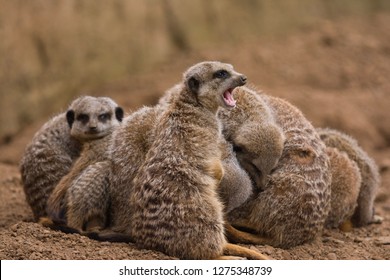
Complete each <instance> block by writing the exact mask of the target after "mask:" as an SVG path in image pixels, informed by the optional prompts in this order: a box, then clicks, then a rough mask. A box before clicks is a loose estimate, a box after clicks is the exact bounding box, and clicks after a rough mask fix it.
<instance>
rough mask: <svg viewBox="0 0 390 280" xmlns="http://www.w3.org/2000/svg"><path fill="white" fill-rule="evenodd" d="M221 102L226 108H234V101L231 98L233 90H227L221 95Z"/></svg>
mask: <svg viewBox="0 0 390 280" xmlns="http://www.w3.org/2000/svg"><path fill="white" fill-rule="evenodd" d="M223 101H224V102H225V105H226V106H228V107H235V106H236V100H234V98H233V88H229V89H227V90H226V91H225V92H224V93H223Z"/></svg>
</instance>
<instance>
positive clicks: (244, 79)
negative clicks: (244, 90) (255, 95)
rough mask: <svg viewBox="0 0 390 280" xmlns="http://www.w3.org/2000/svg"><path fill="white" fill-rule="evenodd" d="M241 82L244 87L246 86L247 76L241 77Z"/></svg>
mask: <svg viewBox="0 0 390 280" xmlns="http://www.w3.org/2000/svg"><path fill="white" fill-rule="evenodd" d="M240 80H241V82H242V84H243V85H245V84H246V76H244V75H241V77H240Z"/></svg>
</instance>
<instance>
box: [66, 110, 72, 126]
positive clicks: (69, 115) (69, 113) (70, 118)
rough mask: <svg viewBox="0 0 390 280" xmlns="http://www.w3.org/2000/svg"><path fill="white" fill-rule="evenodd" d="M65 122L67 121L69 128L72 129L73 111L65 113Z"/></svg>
mask: <svg viewBox="0 0 390 280" xmlns="http://www.w3.org/2000/svg"><path fill="white" fill-rule="evenodd" d="M66 120H67V121H68V124H69V127H70V128H72V125H73V122H74V111H73V110H68V112H66Z"/></svg>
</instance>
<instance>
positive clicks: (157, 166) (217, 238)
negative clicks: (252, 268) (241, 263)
mask: <svg viewBox="0 0 390 280" xmlns="http://www.w3.org/2000/svg"><path fill="white" fill-rule="evenodd" d="M245 79H246V78H245V77H244V76H243V75H241V74H239V73H237V72H235V71H234V70H233V68H232V66H231V65H227V64H222V63H219V62H203V63H200V64H197V65H195V66H192V67H191V68H190V69H189V70H187V71H186V72H185V73H184V77H183V80H184V81H183V83H182V85H181V86H180V87H179V88H178V89H179V90H180V93H179V94H177V95H176V96H175V97H174V100H172V101H171V102H170V104H166V105H165V106H164V109H163V111H162V112H160V113H159V114H158V115H157V117H156V120H155V124H154V126H153V129H152V132H151V133H152V138H149V139H150V140H149V141H151V142H150V146H149V147H148V151H147V153H146V154H145V159H144V161H143V163H142V164H141V165H140V167H139V169H138V170H137V172H136V174H135V177H134V179H133V180H131V181H132V182H131V185H130V186H128V188H130V189H131V191H130V194H131V195H130V199H129V200H130V202H128V203H127V207H128V208H129V212H128V213H129V214H130V215H129V216H128V217H127V219H128V222H127V224H129V227H127V228H126V229H124V230H125V232H127V233H128V234H129V235H130V236H131V237H132V238H133V239H134V240H135V242H136V244H138V245H139V246H141V247H143V248H147V249H155V250H159V251H162V252H164V253H166V254H168V255H171V256H175V257H179V258H182V259H214V258H219V257H221V258H222V254H223V253H236V252H237V251H239V252H240V253H241V254H244V253H245V252H246V256H250V257H254V258H265V256H263V255H261V254H258V253H255V255H253V253H254V252H253V251H251V250H249V249H246V248H243V247H237V246H235V245H233V244H227V242H226V239H225V236H224V221H223V214H222V203H221V202H220V200H219V198H218V196H217V194H216V188H217V186H218V183H219V182H220V180H221V178H222V176H223V169H222V164H221V157H222V155H221V152H220V150H219V138H220V127H219V122H218V120H217V118H216V112H217V109H218V107H219V106H231V107H233V106H234V104H235V102H234V99H233V97H232V95H231V91H232V89H233V88H235V87H237V86H240V85H243V84H244V83H245ZM120 131H122V132H123V128H122V129H121V130H119V131H118V132H117V134H116V137H118V134H121V132H120ZM122 136H123V135H122ZM127 136H128V137H130V138H131V140H132V141H133V140H134V139H133V137H134V134H132V135H127ZM145 136H148V135H145V134H144V135H138V137H145ZM149 136H150V135H149ZM122 141H125V142H126V143H127V142H128V139H123V138H122ZM140 141H141V142H143V141H144V139H141V140H140ZM135 142H136V141H135ZM126 143H125V145H126ZM122 153H123V154H126V159H123V156H122V159H116V156H119V155H117V154H116V152H114V153H113V155H112V157H113V161H114V162H115V161H117V162H118V164H116V166H117V167H118V168H119V169H120V168H121V167H122V166H125V168H124V170H123V171H125V170H126V171H128V168H129V167H126V162H127V161H128V159H127V157H128V153H127V152H126V151H122ZM130 157H132V155H130ZM120 162H122V164H120ZM114 165H115V164H114ZM126 171H125V172H126ZM130 173H131V172H130ZM118 174H123V172H122V171H121V170H118V169H116V174H115V175H114V177H118V176H117V175H118ZM123 175H125V177H126V174H123ZM133 175H134V174H131V176H133ZM125 177H122V178H121V179H119V180H122V181H125V180H126V178H125ZM131 179H132V178H131ZM126 181H127V183H129V180H126ZM117 182H118V181H117ZM119 183H120V182H119ZM116 187H118V186H113V188H116ZM119 188H121V187H119ZM114 219H115V216H114ZM199 244H202V245H201V246H199Z"/></svg>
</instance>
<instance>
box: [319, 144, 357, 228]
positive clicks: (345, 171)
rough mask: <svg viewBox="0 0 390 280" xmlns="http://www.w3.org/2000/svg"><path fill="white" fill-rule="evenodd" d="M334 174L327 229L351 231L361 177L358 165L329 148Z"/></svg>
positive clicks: (328, 152) (326, 223) (331, 168)
mask: <svg viewBox="0 0 390 280" xmlns="http://www.w3.org/2000/svg"><path fill="white" fill-rule="evenodd" d="M326 152H327V154H328V156H329V161H330V172H331V174H332V182H331V184H330V187H331V197H330V204H331V207H330V211H329V214H328V217H327V218H326V221H325V227H327V228H337V227H338V228H340V229H342V230H344V231H349V230H350V220H351V218H352V215H353V213H354V212H355V209H356V206H357V200H358V196H359V191H360V185H361V182H362V180H361V175H360V170H359V167H358V166H357V164H356V163H355V162H354V161H352V160H351V159H350V158H349V157H348V155H347V154H346V153H344V152H340V151H339V150H337V149H336V148H331V147H327V148H326Z"/></svg>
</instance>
